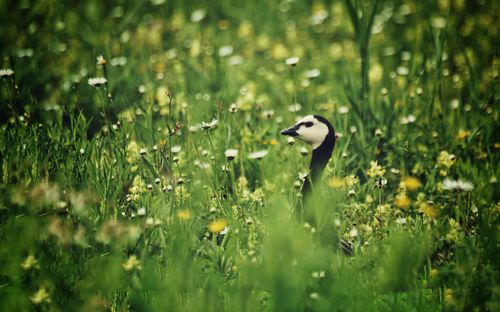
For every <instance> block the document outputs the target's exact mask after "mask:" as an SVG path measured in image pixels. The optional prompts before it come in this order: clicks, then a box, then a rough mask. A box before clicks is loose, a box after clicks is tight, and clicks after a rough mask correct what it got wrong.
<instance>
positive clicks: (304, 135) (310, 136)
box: [281, 115, 335, 150]
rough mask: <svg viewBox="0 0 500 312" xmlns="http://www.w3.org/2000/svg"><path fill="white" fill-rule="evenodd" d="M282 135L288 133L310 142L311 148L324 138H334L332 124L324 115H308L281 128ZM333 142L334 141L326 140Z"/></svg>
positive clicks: (314, 147)
mask: <svg viewBox="0 0 500 312" xmlns="http://www.w3.org/2000/svg"><path fill="white" fill-rule="evenodd" d="M281 134H282V135H288V136H291V137H295V138H297V139H300V140H302V141H304V142H306V143H308V144H310V145H311V146H312V148H313V150H315V149H317V148H318V147H320V146H321V145H322V144H323V143H325V141H326V140H331V139H333V140H335V132H334V130H333V126H332V125H331V124H330V123H329V122H328V120H326V119H325V118H324V117H322V116H319V115H308V116H305V117H304V118H302V119H301V120H299V121H298V122H297V123H296V124H295V125H293V126H292V127H290V128H288V129H285V130H282V131H281ZM328 143H333V144H335V141H333V142H328Z"/></svg>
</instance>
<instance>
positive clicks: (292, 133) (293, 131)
mask: <svg viewBox="0 0 500 312" xmlns="http://www.w3.org/2000/svg"><path fill="white" fill-rule="evenodd" d="M281 135H289V136H292V137H296V136H298V135H299V134H298V133H297V127H296V126H293V127H291V128H288V129H285V130H282V131H281Z"/></svg>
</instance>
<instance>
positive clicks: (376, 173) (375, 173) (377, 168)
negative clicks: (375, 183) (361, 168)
mask: <svg viewBox="0 0 500 312" xmlns="http://www.w3.org/2000/svg"><path fill="white" fill-rule="evenodd" d="M385 172H386V169H385V168H384V167H383V166H381V165H379V164H378V162H377V161H376V160H374V161H371V162H370V168H369V169H368V172H367V175H368V176H369V177H372V178H374V177H380V178H381V177H383V176H384V174H385Z"/></svg>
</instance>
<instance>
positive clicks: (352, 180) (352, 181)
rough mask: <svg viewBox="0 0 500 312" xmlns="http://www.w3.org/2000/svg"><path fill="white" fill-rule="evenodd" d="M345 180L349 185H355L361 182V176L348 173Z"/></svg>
mask: <svg viewBox="0 0 500 312" xmlns="http://www.w3.org/2000/svg"><path fill="white" fill-rule="evenodd" d="M344 182H345V184H346V185H347V186H349V187H350V186H353V185H355V184H358V183H359V178H358V177H357V176H355V175H354V174H351V175H348V176H346V177H345V179H344Z"/></svg>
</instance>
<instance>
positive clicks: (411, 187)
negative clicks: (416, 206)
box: [403, 176, 422, 192]
mask: <svg viewBox="0 0 500 312" xmlns="http://www.w3.org/2000/svg"><path fill="white" fill-rule="evenodd" d="M403 182H404V184H405V187H406V190H408V191H410V192H414V191H416V190H417V189H418V188H419V187H421V186H422V183H420V180H419V179H417V178H415V177H409V176H408V177H404V179H403Z"/></svg>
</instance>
